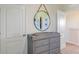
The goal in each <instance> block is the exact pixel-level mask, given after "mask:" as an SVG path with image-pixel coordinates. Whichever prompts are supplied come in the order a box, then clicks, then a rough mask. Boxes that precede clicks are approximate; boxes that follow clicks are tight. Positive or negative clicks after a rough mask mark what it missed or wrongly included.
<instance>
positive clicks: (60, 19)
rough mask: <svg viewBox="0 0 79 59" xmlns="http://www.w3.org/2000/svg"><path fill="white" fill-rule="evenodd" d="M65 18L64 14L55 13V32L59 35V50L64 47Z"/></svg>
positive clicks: (60, 12)
mask: <svg viewBox="0 0 79 59" xmlns="http://www.w3.org/2000/svg"><path fill="white" fill-rule="evenodd" d="M65 25H66V18H65V13H64V12H62V11H57V32H59V33H60V48H61V49H63V48H64V47H65V45H66V37H65V35H66V31H65V29H66V26H65Z"/></svg>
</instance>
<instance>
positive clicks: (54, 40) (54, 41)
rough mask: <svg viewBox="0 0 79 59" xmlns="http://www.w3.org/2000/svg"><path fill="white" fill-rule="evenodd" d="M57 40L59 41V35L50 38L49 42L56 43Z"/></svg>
mask: <svg viewBox="0 0 79 59" xmlns="http://www.w3.org/2000/svg"><path fill="white" fill-rule="evenodd" d="M57 42H60V38H59V37H55V38H50V43H54V44H56V43H57Z"/></svg>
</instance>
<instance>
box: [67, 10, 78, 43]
mask: <svg viewBox="0 0 79 59" xmlns="http://www.w3.org/2000/svg"><path fill="white" fill-rule="evenodd" d="M66 27H67V34H68V35H67V42H69V43H72V44H76V45H79V10H71V11H68V12H67V26H66Z"/></svg>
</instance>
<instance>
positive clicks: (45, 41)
mask: <svg viewBox="0 0 79 59" xmlns="http://www.w3.org/2000/svg"><path fill="white" fill-rule="evenodd" d="M48 43H49V41H48V39H41V40H36V41H34V42H33V46H34V47H39V46H43V45H46V44H48Z"/></svg>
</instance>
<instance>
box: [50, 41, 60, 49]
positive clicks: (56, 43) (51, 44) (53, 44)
mask: <svg viewBox="0 0 79 59" xmlns="http://www.w3.org/2000/svg"><path fill="white" fill-rule="evenodd" d="M56 48H60V42H55V43H50V49H56Z"/></svg>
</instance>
